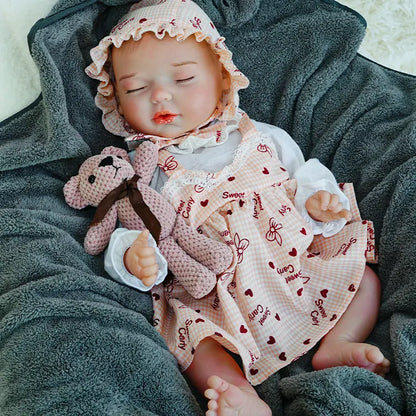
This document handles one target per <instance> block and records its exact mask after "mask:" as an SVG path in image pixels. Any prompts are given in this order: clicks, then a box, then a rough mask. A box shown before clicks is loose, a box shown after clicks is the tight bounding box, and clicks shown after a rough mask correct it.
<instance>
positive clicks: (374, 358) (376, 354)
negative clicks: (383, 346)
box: [367, 347, 384, 364]
mask: <svg viewBox="0 0 416 416" xmlns="http://www.w3.org/2000/svg"><path fill="white" fill-rule="evenodd" d="M367 360H368V361H369V362H370V363H373V364H381V363H382V362H383V360H384V355H383V354H382V352H381V351H380V350H379V349H378V348H377V347H375V348H371V349H370V350H369V351H368V353H367Z"/></svg>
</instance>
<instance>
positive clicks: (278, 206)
mask: <svg viewBox="0 0 416 416" xmlns="http://www.w3.org/2000/svg"><path fill="white" fill-rule="evenodd" d="M240 131H241V133H242V135H243V139H242V142H241V144H240V146H239V149H238V150H237V153H236V156H235V158H234V161H233V162H232V164H231V165H230V166H227V167H225V168H224V169H223V170H221V171H220V172H217V173H207V172H202V171H191V172H189V171H186V170H185V169H184V168H183V167H182V166H181V165H180V164H179V163H178V162H177V160H176V159H175V158H174V156H173V155H171V154H170V153H169V152H168V151H166V150H161V151H159V154H160V157H159V166H161V167H163V168H164V170H165V172H166V174H167V175H168V176H169V181H168V183H167V184H166V186H165V189H164V192H165V195H166V196H167V197H168V199H170V200H171V202H172V204H173V205H174V206H175V207H176V210H177V212H178V213H179V215H182V216H183V217H184V218H185V219H186V220H187V221H188V222H189V224H191V225H192V226H193V227H199V229H200V230H202V231H203V232H204V233H205V234H206V235H208V236H209V237H211V238H215V239H218V240H220V241H223V242H225V243H226V244H227V245H228V246H230V247H231V248H232V250H233V253H234V261H233V263H232V264H231V266H230V267H229V268H228V269H227V270H226V271H225V272H224V273H222V274H221V275H220V276H219V278H218V281H217V284H216V287H215V290H214V291H212V292H211V293H210V294H209V295H208V296H206V297H204V298H202V299H199V300H196V299H193V298H191V297H190V296H189V295H188V294H187V293H186V291H185V290H184V289H183V288H182V287H181V285H180V283H179V282H178V281H176V280H173V281H172V282H171V283H169V284H168V285H167V286H159V287H156V288H154V289H153V299H154V309H155V314H154V323H155V326H156V328H157V329H158V330H159V331H160V333H161V334H162V335H163V336H164V338H165V339H166V342H167V343H168V346H169V348H170V350H171V352H172V353H173V354H174V355H175V357H176V358H177V359H178V361H179V363H180V365H181V367H182V368H183V369H186V368H187V367H188V366H189V364H190V363H191V362H192V358H193V354H194V352H195V348H196V347H197V345H198V343H199V342H200V341H201V340H202V339H203V338H205V337H213V338H214V339H216V340H217V341H218V342H219V343H221V344H222V345H223V346H224V347H225V348H227V349H229V350H230V351H232V352H234V353H237V354H239V355H240V356H241V359H242V362H243V365H244V371H245V375H246V377H247V379H248V380H249V381H250V383H252V384H253V385H256V384H259V383H261V382H262V381H264V380H265V379H266V378H267V377H269V376H270V375H271V374H273V373H274V372H276V371H278V370H279V369H281V368H282V367H284V366H286V365H287V364H289V363H291V362H292V361H294V360H296V359H297V358H298V357H300V356H301V355H303V354H305V353H306V352H307V351H308V350H309V349H311V348H312V347H313V346H314V345H315V344H316V343H317V342H318V341H319V340H320V339H321V338H322V337H323V336H324V335H325V334H326V333H327V332H328V331H329V330H330V329H331V328H332V327H333V326H334V325H335V324H336V323H337V321H338V320H339V318H340V317H341V316H342V314H343V313H344V311H345V310H346V308H347V307H348V305H349V303H350V302H351V300H352V298H353V296H354V294H355V293H356V291H357V289H358V287H359V284H360V281H361V278H362V275H363V272H364V267H365V263H366V255H367V254H368V255H369V256H371V255H372V254H374V253H373V252H371V250H369V247H370V245H369V241H371V238H370V239H368V236H369V235H371V233H370V232H369V230H371V223H369V222H366V221H362V220H361V219H360V217H359V213H358V209H357V206H356V203H355V199H354V197H353V191H352V188H351V186H350V185H348V184H342V185H341V186H342V187H344V189H345V190H346V193H347V195H348V196H351V206H352V213H353V219H352V221H351V222H350V223H348V224H347V225H346V226H345V227H344V228H343V229H342V230H341V231H340V232H339V233H338V234H336V235H334V236H332V237H329V238H322V237H319V236H313V234H312V231H311V229H310V226H309V225H308V224H307V223H306V222H305V220H304V219H303V218H302V217H301V216H300V215H299V213H298V211H297V210H296V208H295V206H294V204H293V196H294V193H295V188H296V182H295V181H293V180H289V178H288V174H287V172H286V170H285V168H284V167H283V166H282V165H281V163H280V161H279V160H278V158H277V154H276V151H275V148H274V146H273V144H272V143H271V142H270V140H269V139H268V138H266V137H262V136H261V135H260V134H259V133H257V132H256V130H255V128H254V126H253V124H252V123H251V121H250V120H249V119H248V117H247V116H246V115H244V116H243V118H242V121H241V124H240ZM207 176H208V178H209V180H207Z"/></svg>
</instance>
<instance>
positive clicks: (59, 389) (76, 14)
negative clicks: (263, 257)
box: [0, 0, 416, 416]
mask: <svg viewBox="0 0 416 416" xmlns="http://www.w3.org/2000/svg"><path fill="white" fill-rule="evenodd" d="M196 3H198V4H199V5H200V6H201V7H202V8H203V9H204V10H205V11H206V12H207V14H208V15H209V16H211V18H212V19H213V22H214V24H215V25H216V26H217V27H218V29H219V31H220V33H221V34H223V35H224V36H225V38H226V41H227V46H228V47H229V48H230V49H231V50H232V52H233V53H234V61H235V63H236V65H237V67H239V68H240V69H241V70H242V72H243V73H244V74H245V75H247V76H248V78H249V79H250V81H251V84H250V86H249V88H248V89H247V90H245V91H243V92H242V93H241V97H240V98H241V100H240V105H241V108H242V109H244V110H245V111H246V112H247V113H248V114H249V115H250V116H251V117H252V118H253V119H256V120H259V121H264V122H268V123H272V124H276V125H279V126H280V127H282V128H284V129H286V130H287V131H288V132H289V133H290V134H291V135H292V137H294V139H295V140H296V141H297V143H298V144H299V146H300V147H301V149H302V151H303V152H304V154H305V158H309V157H318V158H319V159H320V160H321V161H322V162H323V163H324V164H325V165H327V166H328V167H329V168H330V169H331V170H332V171H333V172H334V174H335V176H336V178H337V180H338V181H339V182H353V183H354V186H355V191H356V195H357V200H358V203H359V207H360V210H361V214H362V217H363V218H368V219H370V220H372V221H373V222H374V225H375V229H376V240H375V241H376V246H377V249H378V252H379V265H378V266H375V268H376V271H377V273H378V274H379V277H380V280H381V282H382V289H383V293H382V302H381V310H380V316H379V321H378V323H377V325H376V327H375V329H374V331H373V333H372V334H371V336H370V338H369V342H371V343H373V344H375V345H377V346H378V347H380V348H381V350H382V351H383V353H384V354H385V355H386V356H387V358H388V359H389V360H391V362H392V369H391V373H390V374H388V375H387V377H386V378H385V379H382V378H381V377H378V376H376V375H374V374H372V373H370V372H368V371H366V370H363V369H359V368H346V367H340V368H333V369H327V370H324V371H317V372H314V371H312V368H311V357H312V354H313V351H311V352H310V353H308V354H307V355H305V356H303V357H301V358H300V359H299V360H297V361H295V362H294V363H292V364H290V365H289V366H288V367H286V368H284V369H283V370H282V371H280V372H279V373H278V374H274V375H273V376H272V377H270V378H269V379H268V380H266V381H265V382H264V383H263V384H262V385H260V386H258V387H257V390H258V392H259V394H260V396H261V397H262V398H263V399H264V400H266V401H267V402H268V403H269V404H270V406H271V407H272V409H273V414H276V415H298V414H308V415H340V414H342V415H357V416H358V415H363V414H368V415H386V416H387V415H389V416H390V415H413V414H416V394H415V391H416V381H415V374H416V358H415V348H416V335H415V334H416V324H415V322H416V320H415V317H416V310H415V309H416V307H415V302H414V299H415V293H416V283H415V282H416V274H415V270H416V233H415V223H416V210H415V207H416V180H415V179H416V178H415V177H416V173H415V172H416V78H415V77H413V76H410V75H405V74H401V73H398V72H395V71H392V70H389V69H387V68H383V67H381V66H379V65H377V64H375V63H374V62H371V61H369V60H368V59H365V58H363V57H361V56H360V55H357V49H358V47H359V45H360V42H361V40H362V39H363V37H364V35H365V21H364V19H363V18H362V17H361V16H360V15H358V14H357V13H355V12H353V11H351V10H350V9H348V8H346V7H344V6H341V5H340V4H338V3H336V2H335V1H332V0H308V1H305V0H292V1H285V0H256V1H251V0H227V1H222V0H196ZM130 4H131V2H130V1H128V0H102V1H98V0H61V1H59V2H58V3H57V4H56V6H55V7H54V9H53V10H52V12H51V14H50V16H48V17H46V18H45V19H43V20H41V21H40V22H39V23H38V24H36V25H35V26H34V28H33V29H32V31H31V33H30V36H29V42H30V49H31V53H32V56H33V59H34V61H35V63H36V64H37V66H38V68H39V71H40V77H41V88H42V95H41V97H40V98H39V99H38V100H37V101H36V102H35V103H34V104H33V105H31V106H29V107H28V108H27V109H25V110H24V111H22V112H19V113H18V114H16V115H15V116H14V117H11V118H9V119H8V120H6V121H5V122H3V123H1V124H0V256H1V259H2V260H1V262H0V414H1V415H4V416H22V415H36V414H42V415H60V416H61V415H87V414H88V415H100V416H101V415H120V416H121V415H122V416H126V415H166V416H172V415H189V416H195V415H200V414H201V415H202V414H203V411H204V400H203V399H202V398H201V397H200V396H198V395H196V394H195V392H194V391H193V390H191V388H190V387H189V386H188V384H187V382H186V380H185V378H184V377H183V375H182V374H181V373H180V372H179V370H178V366H177V364H176V362H175V359H174V358H173V357H172V356H171V354H170V353H169V352H168V350H167V347H166V345H165V343H164V341H163V339H162V337H161V336H160V335H159V334H158V333H157V331H156V330H155V329H154V328H153V327H152V325H151V320H152V302H151V298H150V295H149V294H146V293H141V292H139V291H136V290H134V289H131V288H128V287H126V286H123V285H120V284H118V283H117V282H115V281H113V280H112V279H111V278H110V277H109V276H108V275H106V273H105V272H104V270H103V258H102V256H97V257H92V256H89V255H87V254H86V253H85V251H84V249H83V247H82V243H83V239H84V236H85V233H86V231H87V227H88V224H89V222H90V221H91V219H92V216H93V213H94V210H92V209H85V210H81V211H76V210H73V209H71V208H70V207H69V206H67V205H66V203H65V201H64V197H63V191H62V188H63V185H64V183H65V182H66V181H67V180H68V179H69V177H70V176H72V175H74V174H75V173H76V172H77V171H78V168H79V165H80V164H81V162H82V161H83V160H84V159H85V158H86V157H88V156H90V155H92V154H96V153H99V152H100V151H101V150H102V149H103V148H104V147H106V146H109V145H115V146H119V147H120V146H123V142H122V139H121V138H118V137H114V136H112V135H111V134H110V133H108V132H107V131H106V130H105V129H104V128H103V125H102V123H101V120H100V119H101V114H100V111H99V110H98V109H97V108H96V106H95V104H94V95H95V91H96V83H95V81H93V80H91V79H90V78H88V77H87V76H86V75H85V73H84V68H85V67H86V66H87V65H88V64H89V63H90V61H91V60H90V57H89V50H90V49H91V48H92V47H94V46H95V45H96V44H97V43H98V41H99V39H100V38H101V37H102V36H104V35H105V34H106V33H107V32H108V31H109V29H110V28H111V27H112V26H113V25H114V24H115V23H116V22H117V20H118V19H119V18H120V17H121V16H122V15H123V14H124V12H125V11H126V10H127V9H128V7H129V5H130Z"/></svg>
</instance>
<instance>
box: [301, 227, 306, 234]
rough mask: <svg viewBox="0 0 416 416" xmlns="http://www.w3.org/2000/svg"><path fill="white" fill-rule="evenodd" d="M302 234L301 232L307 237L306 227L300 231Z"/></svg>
mask: <svg viewBox="0 0 416 416" xmlns="http://www.w3.org/2000/svg"><path fill="white" fill-rule="evenodd" d="M300 232H301V233H302V234H303V235H306V230H305V228H304V227H302V229H301V230H300Z"/></svg>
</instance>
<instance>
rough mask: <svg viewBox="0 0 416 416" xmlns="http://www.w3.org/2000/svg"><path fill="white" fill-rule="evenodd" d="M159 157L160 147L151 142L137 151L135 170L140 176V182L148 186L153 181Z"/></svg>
mask: <svg viewBox="0 0 416 416" xmlns="http://www.w3.org/2000/svg"><path fill="white" fill-rule="evenodd" d="M158 157H159V152H158V147H157V146H156V145H155V144H154V143H152V142H151V141H150V140H146V141H144V142H143V143H141V144H140V146H139V147H138V148H137V149H136V153H135V155H134V159H133V168H134V171H135V172H136V173H137V175H139V176H140V180H139V182H141V183H144V184H146V185H148V184H149V183H150V181H151V180H152V176H153V173H154V171H155V169H156V167H157V161H158Z"/></svg>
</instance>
